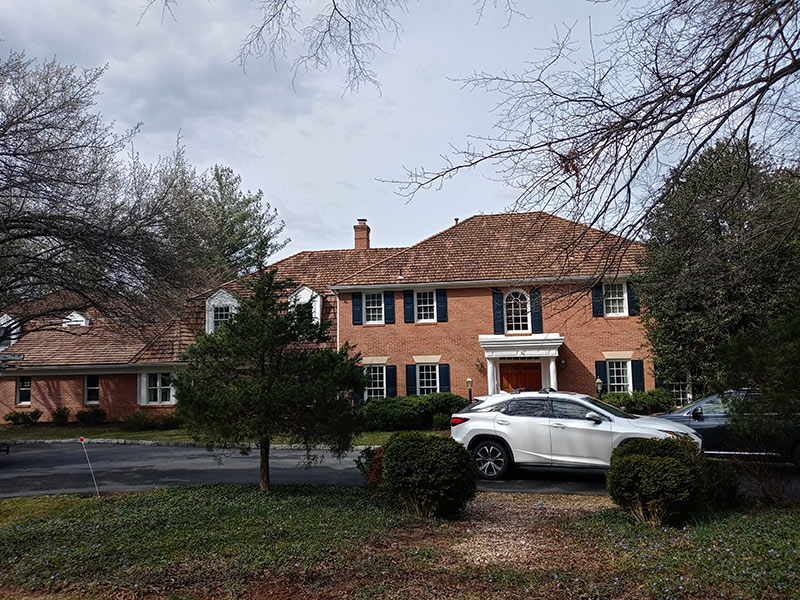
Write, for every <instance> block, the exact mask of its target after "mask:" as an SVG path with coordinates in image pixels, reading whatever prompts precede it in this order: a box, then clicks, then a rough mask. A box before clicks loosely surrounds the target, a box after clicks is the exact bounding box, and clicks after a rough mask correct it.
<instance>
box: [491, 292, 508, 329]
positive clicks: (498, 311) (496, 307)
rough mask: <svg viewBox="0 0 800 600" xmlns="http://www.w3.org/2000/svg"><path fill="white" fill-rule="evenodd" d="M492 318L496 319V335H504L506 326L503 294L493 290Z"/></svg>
mask: <svg viewBox="0 0 800 600" xmlns="http://www.w3.org/2000/svg"><path fill="white" fill-rule="evenodd" d="M492 317H493V318H494V334H495V335H503V334H504V333H505V332H506V324H505V321H504V320H503V292H501V291H500V290H498V289H497V288H492Z"/></svg>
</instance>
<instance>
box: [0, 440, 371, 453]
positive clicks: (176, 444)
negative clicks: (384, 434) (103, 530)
mask: <svg viewBox="0 0 800 600" xmlns="http://www.w3.org/2000/svg"><path fill="white" fill-rule="evenodd" d="M83 441H84V443H86V444H120V445H123V446H173V447H178V448H206V447H207V446H206V445H205V444H201V443H198V442H168V441H154V440H126V439H123V438H85V439H84V440H83ZM2 443H4V444H9V445H10V446H25V445H28V446H50V445H53V444H80V443H81V442H80V440H79V439H78V438H67V439H60V440H6V441H4V442H2ZM245 447H246V448H248V449H250V450H254V449H256V448H258V444H248V445H247V446H245ZM269 448H270V450H305V449H306V448H305V446H301V445H297V444H271V445H270V447H269ZM366 448H371V446H353V448H352V450H354V451H361V450H365V449H366ZM214 449H216V450H238V448H219V447H216V446H215V447H214ZM327 449H328V448H327V447H318V448H317V447H315V448H313V450H327Z"/></svg>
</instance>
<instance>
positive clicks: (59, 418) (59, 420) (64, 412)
mask: <svg viewBox="0 0 800 600" xmlns="http://www.w3.org/2000/svg"><path fill="white" fill-rule="evenodd" d="M50 415H51V416H52V417H53V423H55V424H56V425H66V424H67V423H69V409H68V408H65V407H63V406H62V407H61V408H57V409H55V410H54V411H53V412H51V413H50Z"/></svg>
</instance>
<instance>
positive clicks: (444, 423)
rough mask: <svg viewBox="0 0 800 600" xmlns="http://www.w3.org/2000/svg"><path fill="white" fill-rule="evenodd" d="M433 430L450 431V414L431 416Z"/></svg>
mask: <svg viewBox="0 0 800 600" xmlns="http://www.w3.org/2000/svg"><path fill="white" fill-rule="evenodd" d="M433 428H434V429H450V414H449V413H439V414H438V415H433Z"/></svg>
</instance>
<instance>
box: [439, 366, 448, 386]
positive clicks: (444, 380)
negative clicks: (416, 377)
mask: <svg viewBox="0 0 800 600" xmlns="http://www.w3.org/2000/svg"><path fill="white" fill-rule="evenodd" d="M439 391H440V392H449V391H450V365H442V364H440V365H439Z"/></svg>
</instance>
